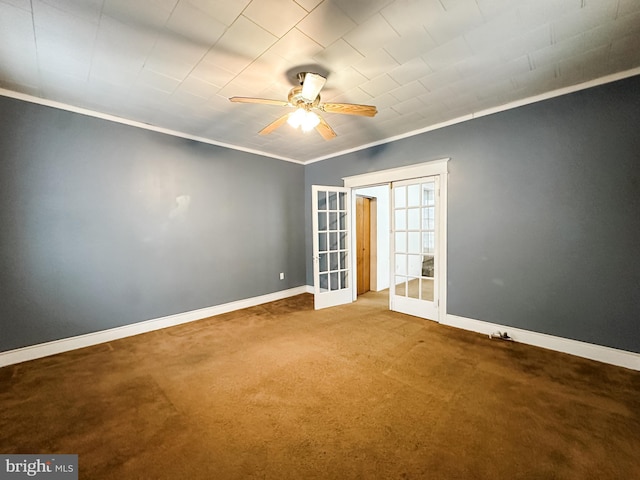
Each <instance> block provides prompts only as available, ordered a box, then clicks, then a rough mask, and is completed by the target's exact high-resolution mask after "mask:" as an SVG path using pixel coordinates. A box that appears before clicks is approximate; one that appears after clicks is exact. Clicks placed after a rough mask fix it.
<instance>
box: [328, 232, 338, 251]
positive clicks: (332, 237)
mask: <svg viewBox="0 0 640 480" xmlns="http://www.w3.org/2000/svg"><path fill="white" fill-rule="evenodd" d="M329 250H338V232H329Z"/></svg>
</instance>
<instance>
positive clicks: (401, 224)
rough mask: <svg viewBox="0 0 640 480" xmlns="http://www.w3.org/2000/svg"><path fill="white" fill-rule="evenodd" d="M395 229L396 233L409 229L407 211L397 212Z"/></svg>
mask: <svg viewBox="0 0 640 480" xmlns="http://www.w3.org/2000/svg"><path fill="white" fill-rule="evenodd" d="M395 228H396V231H398V230H406V229H407V211H406V210H405V209H402V210H396V212H395Z"/></svg>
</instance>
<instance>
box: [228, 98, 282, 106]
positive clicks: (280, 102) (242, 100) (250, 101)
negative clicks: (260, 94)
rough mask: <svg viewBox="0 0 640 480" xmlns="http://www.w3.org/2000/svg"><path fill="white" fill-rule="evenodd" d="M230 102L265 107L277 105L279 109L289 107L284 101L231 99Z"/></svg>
mask: <svg viewBox="0 0 640 480" xmlns="http://www.w3.org/2000/svg"><path fill="white" fill-rule="evenodd" d="M229 101H230V102H234V103H261V104H264V105H276V106H278V107H286V106H288V105H289V102H284V101H282V100H270V99H268V98H252V97H231V98H230V99H229Z"/></svg>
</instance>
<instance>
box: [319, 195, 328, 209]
mask: <svg viewBox="0 0 640 480" xmlns="http://www.w3.org/2000/svg"><path fill="white" fill-rule="evenodd" d="M326 209H327V192H318V210H326Z"/></svg>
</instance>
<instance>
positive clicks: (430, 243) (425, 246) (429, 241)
mask: <svg viewBox="0 0 640 480" xmlns="http://www.w3.org/2000/svg"><path fill="white" fill-rule="evenodd" d="M435 235H436V234H435V232H424V233H423V234H422V253H430V254H432V255H433V252H434V250H435V243H436V242H435V240H436V238H435Z"/></svg>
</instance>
